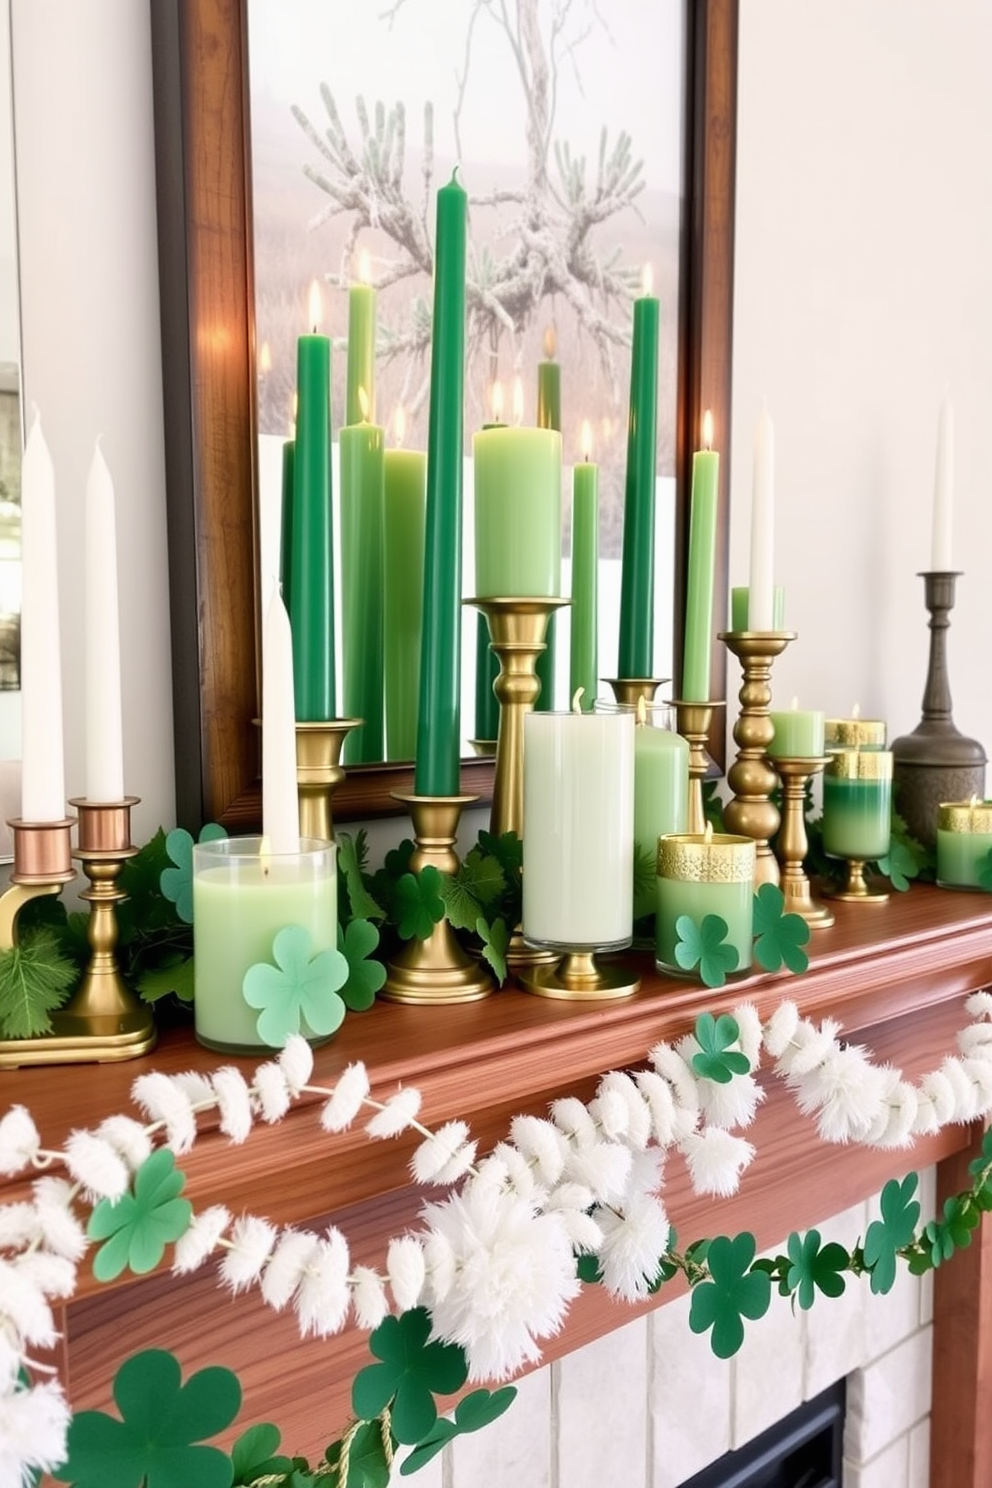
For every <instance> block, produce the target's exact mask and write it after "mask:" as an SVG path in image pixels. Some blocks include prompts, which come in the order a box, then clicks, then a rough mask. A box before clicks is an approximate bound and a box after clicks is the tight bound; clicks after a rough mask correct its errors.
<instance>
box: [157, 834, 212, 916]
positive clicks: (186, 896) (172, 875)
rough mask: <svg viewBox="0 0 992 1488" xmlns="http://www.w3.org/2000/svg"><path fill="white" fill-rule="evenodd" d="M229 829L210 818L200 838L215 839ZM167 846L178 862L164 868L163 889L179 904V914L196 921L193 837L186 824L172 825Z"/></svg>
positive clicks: (166, 896)
mask: <svg viewBox="0 0 992 1488" xmlns="http://www.w3.org/2000/svg"><path fill="white" fill-rule="evenodd" d="M226 836H227V833H226V832H225V831H224V828H223V827H222V826H219V825H218V823H217V822H207V824H206V826H205V827H204V828H203V830H202V831H201V833H200V835H199V837H198V838H197V841H198V842H215V841H216V840H217V839H218V838H219V837H226ZM165 850H166V852H167V853H168V854H169V857H170V858H171V859H172V861H173V863H174V864H175V867H174V868H163V869H162V876H161V878H160V880H159V884H160V887H161V889H162V893H163V895H164V896H165V898H166V899H170V900H171V901H172V903H173V904H174V905H175V906H176V914H177V915H178V916H179V918H180V919H181V920H184V921H185V923H186V924H187V925H192V923H193V839H192V837H191V836H190V834H189V833H188V832H187V831H186V828H185V827H173V829H172V831H171V832H170V833H169V835H168V836H167V837H166V839H165Z"/></svg>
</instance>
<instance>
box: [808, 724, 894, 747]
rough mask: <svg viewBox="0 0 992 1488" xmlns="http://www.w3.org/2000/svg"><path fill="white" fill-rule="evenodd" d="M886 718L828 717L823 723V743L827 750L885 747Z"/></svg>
mask: <svg viewBox="0 0 992 1488" xmlns="http://www.w3.org/2000/svg"><path fill="white" fill-rule="evenodd" d="M885 740H886V726H885V719H884V718H828V719H827V720H826V722H825V723H824V725H823V744H824V748H825V749H827V750H835V749H884V748H885Z"/></svg>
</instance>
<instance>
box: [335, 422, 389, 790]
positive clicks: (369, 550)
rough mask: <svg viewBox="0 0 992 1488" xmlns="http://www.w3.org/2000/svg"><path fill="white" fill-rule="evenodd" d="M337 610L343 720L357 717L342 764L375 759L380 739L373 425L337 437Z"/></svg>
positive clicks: (378, 521) (378, 477)
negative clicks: (339, 470) (339, 564)
mask: <svg viewBox="0 0 992 1488" xmlns="http://www.w3.org/2000/svg"><path fill="white" fill-rule="evenodd" d="M340 446H341V450H340V454H341V605H342V616H341V624H342V638H341V639H342V653H343V654H342V659H343V666H344V692H343V700H344V716H345V717H346V718H361V719H362V720H364V721H363V723H362V725H361V727H360V728H356V729H353V730H352V731H351V733H350V734H349V736H348V738H347V739H346V740H345V744H344V759H345V762H346V763H348V764H360V763H363V762H368V761H373V760H381V759H382V758H383V756H384V754H385V747H384V738H383V644H382V609H383V541H382V526H383V450H382V429H381V428H380V427H379V426H378V424H353V425H351V426H350V427H349V428H347V429H342V430H341V434H340Z"/></svg>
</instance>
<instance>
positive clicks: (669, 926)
mask: <svg viewBox="0 0 992 1488" xmlns="http://www.w3.org/2000/svg"><path fill="white" fill-rule="evenodd" d="M753 877H754V843H753V842H752V840H751V838H750V837H733V836H730V835H729V834H727V833H723V832H714V833H712V834H710V835H703V834H701V833H688V832H685V833H679V834H677V835H674V836H671V837H663V838H662V839H661V841H660V842H659V843H658V902H657V920H656V937H657V940H656V957H655V959H656V964H657V966H658V967H659V969H660V970H662V971H669V972H674V973H675V975H676V976H686V975H689V976H693V975H698V972H691V971H690V972H688V973H687V972H686V971H685V970H684V969H683V968H682V967H681V966H679V964H678V962H677V961H676V959H675V947H676V945H677V944H678V939H679V935H678V929H677V928H676V927H677V924H678V920H679V918H680V917H681V916H682V915H688V916H689V918H690V919H691V920H692V921H693V922H694V923H695V924H696V926H697V927H698V926H701V925H702V922H703V920H704V918H705V917H706V916H707V915H719V916H720V918H721V919H722V920H724V921H725V922H726V925H727V936H726V943H727V944H728V945H732V946H735V947H736V949H737V958H738V960H737V970H738V971H746V970H747V969H748V967H749V966H750V965H751V948H752V945H753V939H754V932H753V917H754V912H753V905H752V900H753V895H754V887H753V883H752V880H753Z"/></svg>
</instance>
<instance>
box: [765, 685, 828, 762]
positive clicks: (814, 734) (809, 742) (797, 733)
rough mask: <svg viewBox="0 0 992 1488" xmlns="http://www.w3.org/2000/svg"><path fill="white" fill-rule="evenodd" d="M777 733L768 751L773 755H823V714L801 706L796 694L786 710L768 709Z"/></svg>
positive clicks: (807, 756) (801, 756) (770, 756)
mask: <svg viewBox="0 0 992 1488" xmlns="http://www.w3.org/2000/svg"><path fill="white" fill-rule="evenodd" d="M768 717H769V718H770V719H771V723H772V727H773V728H774V730H775V737H774V738H773V739H772V742H771V743H770V744H769V746H768V748H767V750H766V751H765V752H766V753H767V754H768V756H769V758H771V759H820V758H821V756H822V754H823V714H822V713H820V712H818V711H816V710H815V709H810V708H800V706H799V703H798V701H797V699H796V698H793V699H792V707H791V708H789V709H787V710H786V711H784V712H778V713H769V715H768Z"/></svg>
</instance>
